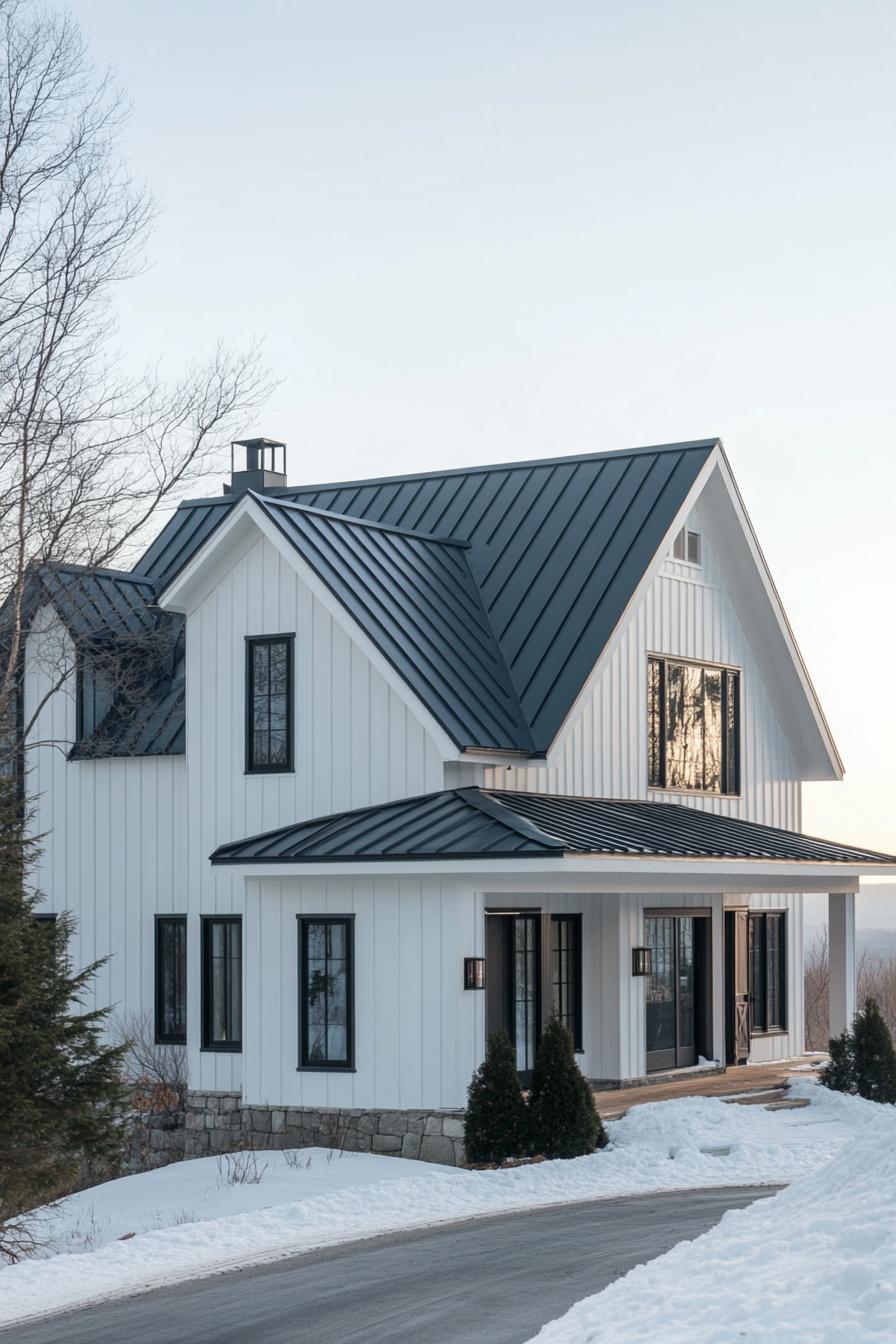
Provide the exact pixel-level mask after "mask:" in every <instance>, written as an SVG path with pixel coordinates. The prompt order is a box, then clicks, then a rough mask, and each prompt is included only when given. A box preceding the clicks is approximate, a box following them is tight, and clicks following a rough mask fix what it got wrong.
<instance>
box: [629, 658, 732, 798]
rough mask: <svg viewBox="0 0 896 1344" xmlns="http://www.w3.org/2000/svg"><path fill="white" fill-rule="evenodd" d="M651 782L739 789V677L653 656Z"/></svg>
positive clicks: (652, 784) (649, 674)
mask: <svg viewBox="0 0 896 1344" xmlns="http://www.w3.org/2000/svg"><path fill="white" fill-rule="evenodd" d="M647 715H648V720H647V727H648V731H647V783H648V785H649V786H650V787H651V788H655V789H682V790H693V791H695V792H700V793H727V794H732V793H738V792H739V791H740V673H739V672H736V671H734V670H733V669H732V668H728V667H707V666H704V665H702V664H700V663H685V662H678V661H676V660H674V659H671V658H657V657H651V658H650V659H648V668H647Z"/></svg>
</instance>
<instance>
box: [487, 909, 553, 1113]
mask: <svg viewBox="0 0 896 1344" xmlns="http://www.w3.org/2000/svg"><path fill="white" fill-rule="evenodd" d="M485 937H486V944H485V946H486V966H487V972H486V999H485V1030H486V1035H487V1036H489V1035H491V1033H492V1032H494V1031H498V1030H503V1031H506V1032H507V1035H508V1036H509V1037H510V1039H511V1041H512V1043H513V1047H514V1050H515V1051H516V1067H517V1070H518V1072H519V1075H520V1081H521V1082H522V1084H523V1086H524V1087H527V1086H528V1085H529V1082H530V1081H531V1074H532V1068H533V1066H534V1064H535V1050H536V1048H537V1046H538V1038H539V1035H540V1030H541V1028H540V1024H541V915H540V914H538V913H528V912H526V913H518V912H516V911H513V912H508V913H507V914H499V913H494V914H491V913H490V914H488V915H486V921H485Z"/></svg>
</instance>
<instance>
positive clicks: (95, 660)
mask: <svg viewBox="0 0 896 1344" xmlns="http://www.w3.org/2000/svg"><path fill="white" fill-rule="evenodd" d="M110 661H111V659H110V655H108V654H107V655H105V656H100V655H99V654H96V653H91V652H89V651H88V650H82V651H81V652H80V653H79V655H78V672H77V729H76V732H77V737H78V741H79V742H83V741H84V739H85V738H87V737H90V736H91V734H93V733H94V732H96V730H97V728H98V727H99V726H100V724H101V723H102V721H103V719H104V718H105V717H106V715H107V714H108V713H109V710H110V709H111V708H112V702H113V700H114V698H115V685H114V680H113V674H112V668H111V666H110Z"/></svg>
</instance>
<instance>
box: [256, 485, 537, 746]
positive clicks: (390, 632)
mask: <svg viewBox="0 0 896 1344" xmlns="http://www.w3.org/2000/svg"><path fill="white" fill-rule="evenodd" d="M255 499H256V500H257V502H258V504H259V505H260V506H261V507H262V508H263V509H264V511H265V512H266V513H267V515H268V516H269V517H270V518H272V519H273V521H274V522H275V523H276V525H277V527H278V528H279V529H280V531H281V532H282V533H283V535H284V536H285V537H286V538H287V539H288V540H289V541H290V542H291V543H292V545H293V546H294V547H295V549H296V550H297V551H298V553H299V554H300V555H301V556H302V558H303V559H304V560H306V561H307V563H308V564H309V565H310V566H311V567H312V568H313V569H314V570H315V572H316V573H317V574H319V575H320V577H321V578H322V579H323V580H324V582H325V583H326V584H327V586H328V587H329V588H330V589H331V591H332V592H333V593H334V594H335V595H336V597H338V598H339V600H340V601H341V602H342V604H343V605H344V606H345V607H346V609H347V610H348V611H349V612H350V613H351V615H352V616H353V617H354V619H355V620H356V621H357V623H358V624H359V625H360V627H361V629H362V630H364V631H365V632H366V633H367V634H368V635H369V636H370V638H371V639H372V640H373V642H374V643H375V644H376V645H377V647H378V648H379V649H380V650H381V651H382V652H383V653H384V654H385V655H386V657H387V658H388V659H389V661H390V662H391V663H392V664H393V665H394V666H395V667H396V668H397V670H398V672H399V673H400V674H401V676H403V677H404V679H405V681H406V682H407V683H408V685H409V686H410V687H411V688H412V689H413V690H414V691H416V693H417V694H418V695H419V696H420V699H421V700H422V701H423V703H424V704H426V705H427V706H428V707H429V709H430V710H431V711H432V713H433V714H434V715H435V717H436V718H437V719H438V721H439V722H440V723H441V724H442V726H443V727H444V728H445V729H446V731H447V732H448V733H449V734H450V736H451V737H452V738H453V739H454V741H455V742H457V743H459V744H462V745H464V746H477V747H501V748H504V749H507V750H511V751H522V752H527V753H530V752H531V751H532V749H533V747H532V739H531V737H530V735H529V731H528V729H527V727H526V724H525V722H524V720H523V715H522V711H521V709H520V705H519V701H518V700H517V698H516V695H515V693H514V690H513V686H512V685H511V682H510V677H509V675H508V672H507V668H506V666H505V664H504V660H503V658H502V657H501V652H500V649H499V648H498V645H497V643H496V641H495V637H494V635H493V634H492V629H491V626H490V624H489V621H488V617H487V616H486V614H485V611H484V610H483V607H482V600H481V598H480V595H479V590H478V589H477V587H476V584H475V583H474V581H473V576H472V574H471V573H470V568H469V565H468V564H467V548H466V546H465V545H464V544H463V543H457V542H454V541H450V540H449V541H444V540H436V539H435V538H432V537H428V536H426V535H425V534H420V533H415V532H407V531H403V530H400V529H398V528H394V527H389V526H387V525H381V524H379V523H370V522H367V521H366V520H364V519H358V518H351V517H345V516H343V515H340V514H333V513H324V512H321V511H319V510H317V509H309V508H306V507H304V506H302V505H296V504H290V503H286V502H283V501H281V500H274V499H268V498H266V497H265V496H264V495H256V496H255Z"/></svg>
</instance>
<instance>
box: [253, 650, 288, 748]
mask: <svg viewBox="0 0 896 1344" xmlns="http://www.w3.org/2000/svg"><path fill="white" fill-rule="evenodd" d="M293 641H294V636H293V635H266V636H264V637H263V638H258V639H247V640H246V771H247V773H248V774H284V773H289V772H291V771H292V769H293V744H292V739H293V708H294V707H293V698H294V686H293Z"/></svg>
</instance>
